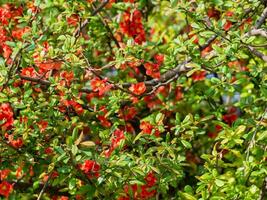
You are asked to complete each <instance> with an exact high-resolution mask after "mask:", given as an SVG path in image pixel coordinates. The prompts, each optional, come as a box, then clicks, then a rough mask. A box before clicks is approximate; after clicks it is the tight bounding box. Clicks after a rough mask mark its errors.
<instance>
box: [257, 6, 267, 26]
mask: <svg viewBox="0 0 267 200" xmlns="http://www.w3.org/2000/svg"><path fill="white" fill-rule="evenodd" d="M266 18H267V7H266V8H265V9H264V10H263V12H262V14H261V16H260V18H259V19H258V21H257V22H256V25H255V27H254V29H259V28H260V27H261V25H262V24H263V23H264V22H265V20H266Z"/></svg>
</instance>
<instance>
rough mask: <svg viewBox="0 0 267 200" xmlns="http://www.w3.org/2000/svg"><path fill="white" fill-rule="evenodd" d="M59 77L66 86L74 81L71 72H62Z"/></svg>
mask: <svg viewBox="0 0 267 200" xmlns="http://www.w3.org/2000/svg"><path fill="white" fill-rule="evenodd" d="M60 77H61V78H62V79H63V81H64V82H66V84H67V86H70V84H71V82H72V81H73V79H74V74H73V72H67V71H62V72H61V73H60Z"/></svg>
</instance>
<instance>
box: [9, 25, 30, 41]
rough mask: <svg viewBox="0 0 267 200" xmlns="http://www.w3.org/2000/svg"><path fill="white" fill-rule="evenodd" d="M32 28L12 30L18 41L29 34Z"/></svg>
mask: <svg viewBox="0 0 267 200" xmlns="http://www.w3.org/2000/svg"><path fill="white" fill-rule="evenodd" d="M29 31H30V28H29V27H24V28H15V29H13V30H12V36H13V37H14V38H16V39H18V40H21V39H22V36H23V35H24V34H25V33H27V32H29Z"/></svg>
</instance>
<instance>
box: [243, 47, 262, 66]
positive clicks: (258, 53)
mask: <svg viewBox="0 0 267 200" xmlns="http://www.w3.org/2000/svg"><path fill="white" fill-rule="evenodd" d="M246 47H247V48H248V49H249V51H250V52H251V53H253V54H254V55H255V56H257V57H258V58H260V59H262V60H263V61H265V62H267V55H265V54H263V53H261V52H260V51H258V50H257V49H255V48H254V47H252V46H246Z"/></svg>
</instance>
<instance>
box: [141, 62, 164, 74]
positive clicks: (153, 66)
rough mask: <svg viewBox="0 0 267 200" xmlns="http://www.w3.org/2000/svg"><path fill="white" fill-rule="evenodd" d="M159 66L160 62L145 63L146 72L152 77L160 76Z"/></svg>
mask: <svg viewBox="0 0 267 200" xmlns="http://www.w3.org/2000/svg"><path fill="white" fill-rule="evenodd" d="M159 66H160V64H158V63H151V62H147V63H145V64H144V67H145V68H146V74H147V75H149V76H151V77H152V78H160V72H159Z"/></svg>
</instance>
